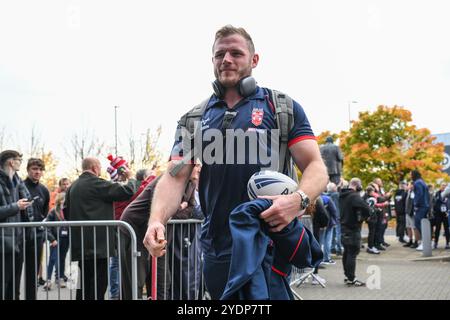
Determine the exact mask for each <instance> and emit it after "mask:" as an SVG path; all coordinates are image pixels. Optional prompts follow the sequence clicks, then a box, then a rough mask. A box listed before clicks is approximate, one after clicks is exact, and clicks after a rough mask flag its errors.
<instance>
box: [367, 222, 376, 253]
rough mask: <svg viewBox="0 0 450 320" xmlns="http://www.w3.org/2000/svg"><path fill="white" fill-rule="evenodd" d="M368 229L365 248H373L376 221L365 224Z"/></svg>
mask: <svg viewBox="0 0 450 320" xmlns="http://www.w3.org/2000/svg"><path fill="white" fill-rule="evenodd" d="M367 225H368V227H369V234H368V235H367V246H368V247H369V248H373V247H374V246H375V229H376V227H377V222H376V221H369V222H367Z"/></svg>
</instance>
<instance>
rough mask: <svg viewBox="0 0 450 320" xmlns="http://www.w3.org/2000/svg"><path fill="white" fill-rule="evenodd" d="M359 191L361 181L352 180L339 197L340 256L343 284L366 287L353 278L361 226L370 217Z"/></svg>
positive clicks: (359, 244)
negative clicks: (342, 268)
mask: <svg viewBox="0 0 450 320" xmlns="http://www.w3.org/2000/svg"><path fill="white" fill-rule="evenodd" d="M361 191H362V183H361V179H359V178H352V179H351V180H350V183H349V186H348V188H346V189H343V190H342V191H341V194H340V196H339V208H340V209H341V241H342V245H343V246H344V253H343V255H342V265H343V267H344V274H345V279H344V283H345V284H347V285H348V286H354V287H362V286H365V285H366V284H365V283H364V282H362V281H359V280H358V279H357V278H356V276H355V270H356V257H357V256H358V254H359V251H360V248H361V224H362V222H363V221H364V220H366V219H367V218H368V217H369V216H370V207H369V205H368V204H367V203H366V202H365V201H364V200H363V198H361V195H360V192H361Z"/></svg>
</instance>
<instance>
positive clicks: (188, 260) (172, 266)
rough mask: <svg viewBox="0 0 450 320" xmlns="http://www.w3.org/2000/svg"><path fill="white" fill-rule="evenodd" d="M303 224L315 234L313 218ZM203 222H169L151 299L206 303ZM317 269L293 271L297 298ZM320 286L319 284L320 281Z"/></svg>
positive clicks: (154, 269)
mask: <svg viewBox="0 0 450 320" xmlns="http://www.w3.org/2000/svg"><path fill="white" fill-rule="evenodd" d="M300 220H301V222H302V223H303V224H304V225H305V226H306V227H307V228H308V229H309V230H311V231H312V218H311V216H302V217H301V218H300ZM202 222H203V220H194V219H190V220H170V221H169V222H168V223H167V228H166V235H165V236H166V239H167V242H168V243H167V251H166V254H165V255H164V256H163V257H161V258H152V268H151V269H152V281H151V283H152V287H151V293H150V295H149V296H150V298H151V299H152V300H204V299H209V294H208V292H207V291H206V288H205V285H204V279H203V276H202V267H203V260H202V254H201V250H200V241H199V236H200V227H201V223H202ZM313 272H314V268H308V269H299V268H296V267H293V268H292V272H291V275H290V285H291V289H292V293H293V295H294V297H296V298H297V299H302V298H301V296H300V295H299V294H298V293H297V292H296V291H295V290H294V287H295V288H298V287H299V286H300V285H301V284H302V283H303V282H304V281H305V280H306V279H307V278H308V277H314V274H313ZM319 283H320V282H319Z"/></svg>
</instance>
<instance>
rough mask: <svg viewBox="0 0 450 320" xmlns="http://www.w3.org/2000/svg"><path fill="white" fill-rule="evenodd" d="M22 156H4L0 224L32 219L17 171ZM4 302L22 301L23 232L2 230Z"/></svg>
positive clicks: (1, 290) (0, 296)
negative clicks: (25, 218) (27, 217)
mask: <svg viewBox="0 0 450 320" xmlns="http://www.w3.org/2000/svg"><path fill="white" fill-rule="evenodd" d="M21 164H22V155H21V154H20V153H19V152H17V151H15V150H5V151H3V152H1V153H0V223H8V222H9V223H17V222H21V221H23V217H22V216H25V215H28V216H32V215H33V209H32V206H31V204H32V202H31V201H29V198H30V194H29V192H28V190H27V188H26V187H25V184H24V183H23V181H22V179H20V177H19V175H18V174H17V171H19V170H20V165H21ZM0 234H1V241H0V300H13V299H14V300H19V294H20V292H19V288H20V275H21V272H22V261H23V258H22V256H23V252H22V250H23V249H22V248H23V246H22V241H23V229H22V228H17V229H13V228H1V229H0Z"/></svg>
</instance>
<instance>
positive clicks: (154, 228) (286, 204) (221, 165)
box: [144, 25, 328, 299]
mask: <svg viewBox="0 0 450 320" xmlns="http://www.w3.org/2000/svg"><path fill="white" fill-rule="evenodd" d="M258 62H259V55H258V54H257V53H255V47H254V44H253V41H252V38H251V37H250V35H249V34H248V33H247V31H245V30H244V29H243V28H236V27H233V26H231V25H227V26H225V27H223V28H221V29H220V30H218V31H217V32H216V36H215V41H214V44H213V48H212V63H213V67H214V75H215V77H216V80H215V81H214V83H213V89H214V94H213V95H212V96H211V97H210V98H209V99H208V100H207V101H206V104H205V108H204V109H203V111H202V113H201V131H202V132H201V133H200V134H201V135H203V141H202V145H201V146H199V147H201V151H202V154H203V155H204V156H203V157H202V162H203V163H202V165H203V166H202V170H201V173H200V185H199V198H200V203H201V207H202V211H203V213H204V215H205V222H204V224H203V226H202V231H201V244H202V249H203V257H204V269H203V274H204V276H205V283H206V286H207V288H208V291H209V292H210V294H211V297H212V299H219V298H220V297H221V295H222V293H223V291H224V288H225V285H226V283H227V280H228V279H227V276H228V271H229V268H230V261H231V249H232V238H231V233H230V226H229V216H230V213H231V212H232V210H233V208H235V207H236V206H238V205H240V204H242V203H244V202H247V201H249V197H248V194H247V182H248V180H249V178H250V177H251V176H252V175H253V174H254V173H256V172H258V171H260V170H261V169H262V168H267V167H270V166H271V165H272V166H273V163H269V164H267V160H266V159H264V160H265V161H263V160H262V159H261V158H262V156H261V155H260V154H259V153H258V152H254V151H253V150H256V149H257V148H258V147H260V148H261V147H266V148H267V149H268V151H271V152H273V151H272V150H271V149H269V146H268V145H265V146H264V145H263V144H262V143H259V142H256V143H255V141H251V140H252V139H248V140H249V141H250V142H249V143H242V144H238V145H237V149H238V152H237V153H235V152H234V149H235V146H236V145H235V143H236V140H238V139H237V138H239V137H236V135H238V134H239V132H245V133H246V134H247V133H248V134H249V135H251V134H253V135H256V139H258V138H259V136H258V135H264V136H266V137H267V135H269V134H270V136H272V132H273V131H275V130H273V129H277V128H278V127H277V119H276V115H277V113H276V112H275V111H276V109H277V108H276V107H275V108H274V105H279V104H278V103H273V102H274V100H273V99H274V98H275V99H276V101H277V102H278V101H279V99H285V100H286V99H287V98H288V97H287V96H286V95H283V96H281V95H277V94H276V95H274V94H272V92H273V91H271V90H270V89H267V88H262V87H259V86H257V85H256V81H255V79H254V78H252V77H251V74H252V69H253V68H256V66H257V65H258ZM289 99H290V98H289ZM290 101H291V100H290ZM292 101H293V100H292ZM292 103H293V108H292V111H293V120H294V121H293V123H292V127H291V128H290V130H289V134H288V137H286V141H285V142H286V145H287V148H288V150H287V151H288V153H290V155H291V156H292V159H293V160H294V162H295V163H296V164H297V166H298V168H299V169H300V170H301V171H302V180H301V182H300V184H299V189H298V190H297V191H296V192H294V193H292V194H289V195H280V196H276V197H270V199H271V200H273V204H272V206H271V207H270V208H268V209H267V210H265V211H263V212H262V213H261V215H260V217H261V218H262V219H263V220H264V221H265V222H266V223H268V224H269V226H270V227H271V229H270V231H271V232H278V231H281V230H282V229H283V228H284V227H286V226H287V225H288V224H289V223H290V222H291V221H293V220H294V219H295V218H297V217H298V216H299V212H300V211H301V210H303V209H305V208H306V207H307V206H308V204H309V202H310V201H309V199H315V198H316V197H317V196H319V195H320V193H321V192H322V190H324V189H325V186H326V184H327V182H328V174H327V171H326V167H325V165H324V163H323V161H322V158H321V156H320V151H319V147H318V145H317V141H316V139H315V137H314V134H313V131H312V129H311V127H310V125H309V122H308V119H307V117H306V115H305V112H304V111H303V108H302V107H301V106H300V105H299V104H298V103H297V102H295V101H293V102H292ZM186 117H187V114H186V115H185V116H184V117H183V118H182V119H186ZM180 123H181V124H182V123H183V122H182V121H181V120H180V122H179V127H178V128H177V129H178V130H179V132H181V131H183V129H184V130H185V131H186V128H185V127H186V126H185V127H183V126H182V125H180ZM185 123H186V122H185ZM187 129H188V128H187ZM278 129H279V128H278ZM229 133H231V137H230V136H229ZM209 134H214V135H216V134H217V135H218V136H219V137H220V138H218V139H216V140H220V141H223V142H224V143H223V144H221V145H220V147H219V149H216V150H215V154H214V157H215V159H216V160H217V161H215V162H210V161H208V158H207V156H209V155H211V154H212V153H209V154H208V150H209V149H210V146H211V145H212V143H208V142H209V141H211V140H209V141H207V138H206V136H208V135H209ZM225 134H226V135H225ZM233 134H234V136H233ZM178 136H179V137H177V138H176V141H175V144H174V147H173V149H172V154H171V163H169V167H168V170H167V173H165V174H164V175H163V176H162V177H161V180H160V181H159V183H158V185H157V186H156V189H155V195H154V199H153V202H152V209H151V215H150V219H149V223H148V229H147V233H146V237H145V239H144V244H145V246H146V247H147V249H148V250H149V251H150V253H151V254H152V256H155V257H160V256H162V255H164V254H165V252H166V243H167V240H166V238H165V236H164V232H165V224H166V223H167V221H168V220H169V219H170V217H172V216H173V215H174V214H175V212H176V211H177V209H178V206H179V203H180V202H181V197H182V195H183V193H184V189H185V185H186V182H187V181H188V179H189V177H190V175H191V171H192V169H193V167H194V164H195V160H196V159H187V161H186V162H188V161H189V160H193V161H192V162H191V163H189V164H187V163H186V162H185V164H187V165H184V166H182V167H181V168H180V170H179V171H178V172H176V170H172V169H173V168H174V167H176V165H177V162H174V161H176V160H180V159H183V157H186V158H187V157H188V152H189V149H188V150H184V149H185V148H184V146H185V144H184V143H183V142H185V141H186V140H188V139H184V140H183V139H182V137H181V134H180V135H178ZM267 139H268V137H267ZM214 142H217V141H214ZM266 142H267V141H266ZM252 143H253V144H252ZM241 148H244V150H241ZM254 148H256V149H254ZM273 149H275V148H273ZM252 151H253V152H252ZM275 151H277V150H275ZM194 152H195V151H194ZM280 154H282V150H281V148H280ZM230 157H232V159H231V161H230ZM252 157H258V158H257V159H253V158H252ZM189 158H191V157H189ZM235 158H237V159H235ZM280 158H281V159H280V161H279V162H282V161H283V160H284V158H282V156H280ZM209 160H210V159H209ZM224 160H226V161H224ZM252 160H256V161H252ZM270 160H272V159H270ZM263 162H265V163H263ZM269 162H270V161H269ZM274 162H276V161H275V160H274ZM285 169H286V168H285ZM280 171H281V172H283V173H286V172H287V170H280ZM272 273H274V272H272ZM280 276H282V275H279V274H274V275H270V277H280Z"/></svg>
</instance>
